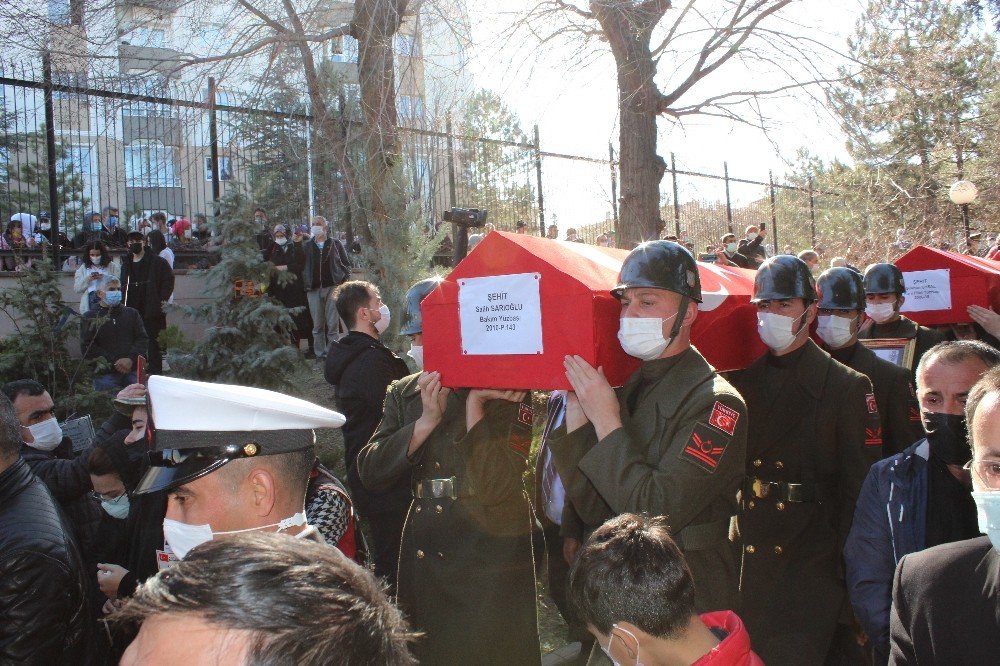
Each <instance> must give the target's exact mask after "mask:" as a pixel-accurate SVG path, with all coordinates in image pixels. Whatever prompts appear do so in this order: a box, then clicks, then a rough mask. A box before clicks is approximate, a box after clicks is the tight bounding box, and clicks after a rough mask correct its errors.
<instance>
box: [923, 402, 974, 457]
mask: <svg viewBox="0 0 1000 666" xmlns="http://www.w3.org/2000/svg"><path fill="white" fill-rule="evenodd" d="M920 419H921V420H922V421H923V425H924V432H926V433H927V441H928V442H929V443H930V445H931V455H932V456H934V457H935V458H937V459H938V460H940V461H941V462H943V463H945V464H946V465H964V464H965V463H967V462H969V460H971V459H972V448H971V447H970V446H969V434H968V429H967V428H966V423H965V415H963V414H938V413H935V412H921V413H920Z"/></svg>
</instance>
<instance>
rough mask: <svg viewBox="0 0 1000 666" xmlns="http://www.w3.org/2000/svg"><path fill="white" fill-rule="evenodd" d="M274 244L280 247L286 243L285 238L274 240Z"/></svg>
mask: <svg viewBox="0 0 1000 666" xmlns="http://www.w3.org/2000/svg"><path fill="white" fill-rule="evenodd" d="M274 242H275V243H276V244H277V245H278V246H279V247H280V246H282V245H284V244H285V243H287V242H288V239H287V238H275V239H274Z"/></svg>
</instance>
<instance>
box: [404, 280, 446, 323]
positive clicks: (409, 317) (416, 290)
mask: <svg viewBox="0 0 1000 666" xmlns="http://www.w3.org/2000/svg"><path fill="white" fill-rule="evenodd" d="M439 284H441V278H439V277H432V278H427V279H426V280H421V281H420V282H418V283H416V284H415V285H413V286H412V287H410V289H409V291H407V292H406V310H404V312H403V325H402V327H400V329H399V334H400V335H416V334H417V333H423V320H422V319H421V317H420V301H422V300H424V298H426V297H427V294H429V293H431V292H432V291H434V290H435V289H436V288H437V286H438V285H439Z"/></svg>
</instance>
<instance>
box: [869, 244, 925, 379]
mask: <svg viewBox="0 0 1000 666" xmlns="http://www.w3.org/2000/svg"><path fill="white" fill-rule="evenodd" d="M864 283H865V300H866V302H867V305H866V306H865V314H867V315H868V317H869V318H870V321H868V322H865V324H864V325H863V326H862V327H861V333H860V334H859V335H858V337H859V338H860V339H862V340H871V339H883V338H907V339H914V340H915V341H916V342H915V345H916V348H915V350H914V353H913V363H912V365H911V366H910V370H911V371H912V372H913V373H914V379H916V372H917V364H918V363H920V358H921V357H922V356H923V355H924V353H925V352H926V351H927V350H928V349H930V348H931V347H933V346H934V345H936V344H937V343H939V342H944V335H943V334H942V333H941V332H940V331H935V330H934V329H932V328H927V327H926V326H920V325H919V324H917V322H915V321H913V320H911V319H907V318H906V317H904V316H903V315H901V314H900V308H902V307H903V303H905V302H906V296H905V295H904V294H905V293H906V286H905V285H904V284H903V273H902V271H900V270H899V269H898V268H896V267H895V266H893V265H892V264H872V265H871V266H869V267H868V268H866V269H865V276H864Z"/></svg>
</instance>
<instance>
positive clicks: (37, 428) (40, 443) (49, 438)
mask: <svg viewBox="0 0 1000 666" xmlns="http://www.w3.org/2000/svg"><path fill="white" fill-rule="evenodd" d="M28 432H30V433H31V436H32V437H33V438H34V440H35V441H33V442H25V444H27V445H28V446H30V447H31V448H33V449H38V450H39V451H52V450H53V449H55V448H56V447H57V446H59V443H60V442H61V441H62V438H63V431H62V428H61V427H60V426H59V422H58V421H56V417H54V416H53V417H52V418H51V419H47V420H45V421H42V422H41V423H36V424H35V425H30V426H28Z"/></svg>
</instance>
